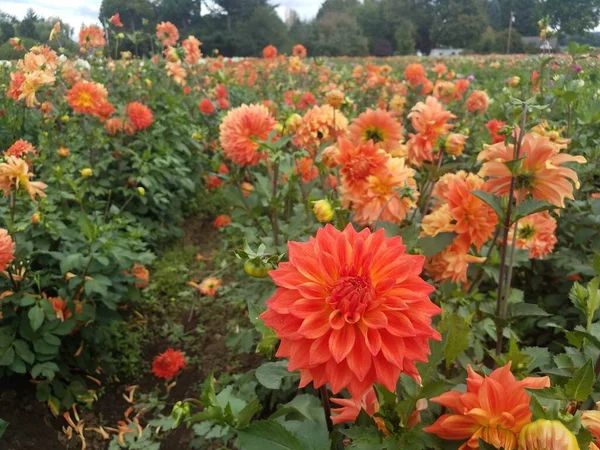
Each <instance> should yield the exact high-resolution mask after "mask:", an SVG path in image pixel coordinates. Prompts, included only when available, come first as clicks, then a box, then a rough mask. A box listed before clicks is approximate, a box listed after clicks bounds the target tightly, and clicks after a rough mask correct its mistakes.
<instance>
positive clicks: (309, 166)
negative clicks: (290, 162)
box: [294, 157, 319, 183]
mask: <svg viewBox="0 0 600 450" xmlns="http://www.w3.org/2000/svg"><path fill="white" fill-rule="evenodd" d="M294 173H296V174H300V176H301V179H302V182H303V183H310V182H311V181H312V180H314V179H315V178H317V177H318V176H319V169H317V168H316V167H315V162H314V161H313V159H312V158H308V157H304V158H299V159H297V160H296V166H295V167H294Z"/></svg>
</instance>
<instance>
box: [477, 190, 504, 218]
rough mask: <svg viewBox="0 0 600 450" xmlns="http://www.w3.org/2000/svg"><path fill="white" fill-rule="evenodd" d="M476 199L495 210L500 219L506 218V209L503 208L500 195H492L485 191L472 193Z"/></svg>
mask: <svg viewBox="0 0 600 450" xmlns="http://www.w3.org/2000/svg"><path fill="white" fill-rule="evenodd" d="M471 194H473V195H474V196H475V197H477V198H479V199H481V200H483V202H485V203H487V205H488V206H489V207H490V208H492V209H493V210H494V212H495V213H496V215H497V216H498V219H501V218H502V216H504V208H503V207H502V197H500V196H499V195H494V194H490V193H489V192H484V191H473V192H471Z"/></svg>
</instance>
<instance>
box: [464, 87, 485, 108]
mask: <svg viewBox="0 0 600 450" xmlns="http://www.w3.org/2000/svg"><path fill="white" fill-rule="evenodd" d="M489 104H490V98H489V97H488V95H487V92H485V91H473V92H471V95H469V98H467V102H466V103H465V105H466V107H467V111H469V112H470V113H475V112H479V113H484V112H486V111H487V109H488V106H489Z"/></svg>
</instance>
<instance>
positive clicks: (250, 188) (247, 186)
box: [240, 181, 254, 197]
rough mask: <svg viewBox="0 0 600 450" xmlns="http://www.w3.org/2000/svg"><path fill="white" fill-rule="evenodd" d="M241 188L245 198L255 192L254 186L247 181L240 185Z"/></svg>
mask: <svg viewBox="0 0 600 450" xmlns="http://www.w3.org/2000/svg"><path fill="white" fill-rule="evenodd" d="M240 187H241V188H242V194H243V195H244V197H248V196H249V195H250V194H251V193H252V192H253V191H254V186H252V185H251V184H250V183H248V182H247V181H244V182H243V183H242V184H241V185H240Z"/></svg>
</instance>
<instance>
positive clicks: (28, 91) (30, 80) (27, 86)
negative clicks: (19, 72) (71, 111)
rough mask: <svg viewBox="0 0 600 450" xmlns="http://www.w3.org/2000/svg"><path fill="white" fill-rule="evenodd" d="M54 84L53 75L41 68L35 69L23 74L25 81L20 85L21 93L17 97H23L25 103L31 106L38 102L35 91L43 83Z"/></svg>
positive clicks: (21, 98)
mask: <svg viewBox="0 0 600 450" xmlns="http://www.w3.org/2000/svg"><path fill="white" fill-rule="evenodd" d="M51 84H54V76H52V75H49V74H48V73H46V72H43V71H41V70H36V71H35V72H31V73H28V74H26V75H25V81H24V82H23V84H21V86H20V91H21V93H20V94H19V97H18V99H19V100H23V99H25V104H26V105H27V106H28V107H29V108H32V107H33V106H37V105H39V104H40V102H39V101H38V99H37V98H36V93H37V91H38V90H39V89H40V88H42V87H43V86H45V85H51Z"/></svg>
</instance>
